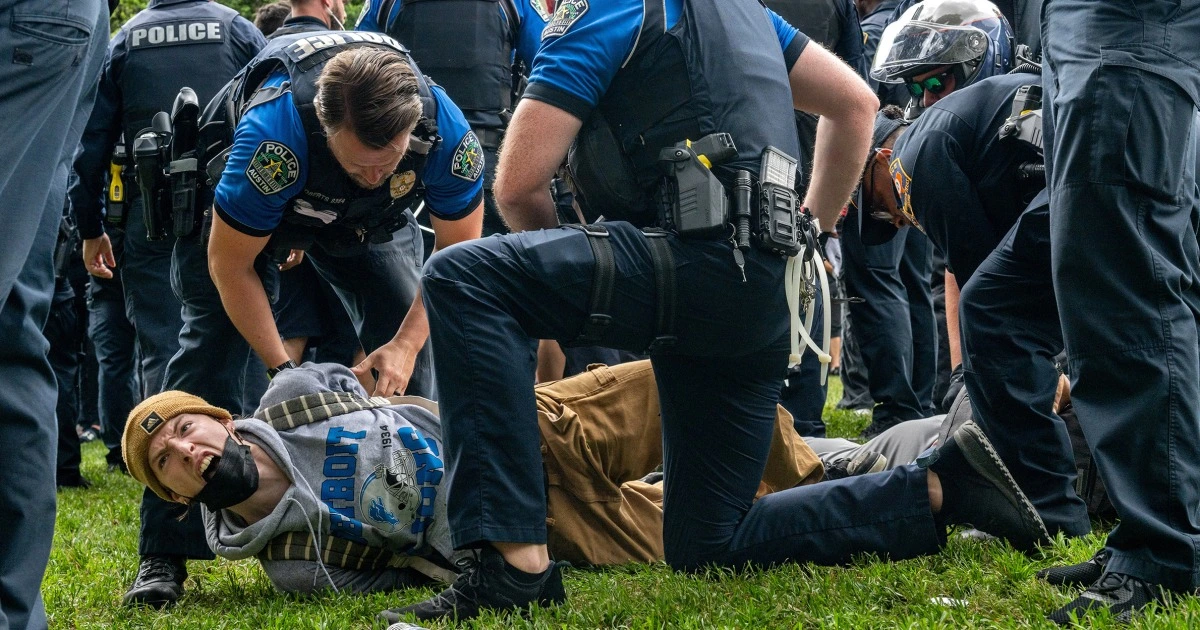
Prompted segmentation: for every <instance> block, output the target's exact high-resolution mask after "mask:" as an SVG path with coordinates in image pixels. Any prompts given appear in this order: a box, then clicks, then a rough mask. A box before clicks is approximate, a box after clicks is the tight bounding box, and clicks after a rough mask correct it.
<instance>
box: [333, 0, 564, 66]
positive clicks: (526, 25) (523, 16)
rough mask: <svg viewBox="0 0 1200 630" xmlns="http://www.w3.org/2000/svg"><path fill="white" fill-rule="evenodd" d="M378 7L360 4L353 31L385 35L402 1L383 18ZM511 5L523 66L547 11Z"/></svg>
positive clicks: (534, 2)
mask: <svg viewBox="0 0 1200 630" xmlns="http://www.w3.org/2000/svg"><path fill="white" fill-rule="evenodd" d="M382 5H383V2H382V0H367V2H366V4H364V5H363V8H362V13H359V15H358V23H357V24H356V25H355V27H354V28H355V30H359V31H373V32H376V33H387V32H388V29H390V28H391V27H392V25H393V24H395V23H396V19H397V18H398V17H400V12H401V11H402V10H403V9H404V0H396V1H395V2H393V3H392V6H391V7H389V11H388V14H387V15H386V16H380V15H379V12H380V10H381V8H382ZM513 6H514V7H515V8H516V10H517V19H518V20H519V21H520V24H518V25H517V28H516V29H513V30H515V31H516V34H517V38H516V39H517V42H516V46H515V47H514V50H515V53H516V56H517V58H518V59H520V60H522V61H524V62H525V63H526V65H531V64H532V63H533V56H534V55H535V54H537V49H538V44H539V43H540V39H541V35H542V29H543V28H545V26H546V22H547V21H548V20H549V19H550V12H549V11H548V10H547V9H546V5H545V3H544V2H543V0H513ZM496 7H497V9H496V10H497V11H500V16H501V17H502V18H503V19H504V23H505V24H508V14H507V13H505V11H504V9H503V8H501V7H500V3H496ZM400 43H402V44H403V43H404V42H400Z"/></svg>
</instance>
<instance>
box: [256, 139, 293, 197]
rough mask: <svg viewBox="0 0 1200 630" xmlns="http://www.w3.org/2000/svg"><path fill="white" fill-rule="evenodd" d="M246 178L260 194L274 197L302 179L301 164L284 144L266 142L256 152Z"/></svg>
mask: <svg viewBox="0 0 1200 630" xmlns="http://www.w3.org/2000/svg"><path fill="white" fill-rule="evenodd" d="M246 178H247V179H249V180H250V183H251V184H254V187H255V188H256V189H258V192H260V193H262V194H264V195H274V194H275V193H277V192H279V191H281V190H283V189H284V188H287V187H288V186H291V185H292V184H294V183H296V180H297V179H299V178H300V162H299V160H297V159H296V154H295V153H293V152H292V150H291V149H289V148H287V147H286V146H284V145H283V144H281V143H278V142H273V141H271V140H264V141H263V143H262V144H260V145H258V148H257V149H255V150H254V157H252V158H250V164H249V165H248V166H247V167H246Z"/></svg>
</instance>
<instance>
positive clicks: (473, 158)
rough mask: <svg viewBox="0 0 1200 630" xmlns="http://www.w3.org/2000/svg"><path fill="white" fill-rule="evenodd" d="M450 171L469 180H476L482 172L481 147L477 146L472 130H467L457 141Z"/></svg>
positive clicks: (476, 139)
mask: <svg viewBox="0 0 1200 630" xmlns="http://www.w3.org/2000/svg"><path fill="white" fill-rule="evenodd" d="M450 173H451V174H453V175H454V176H455V177H458V178H461V179H465V180H467V181H469V182H473V181H478V180H479V176H480V175H482V174H483V147H480V146H479V138H476V137H475V132H474V131H468V132H467V135H465V136H463V139H462V141H461V142H459V143H458V148H457V149H455V150H454V159H453V160H451V162H450Z"/></svg>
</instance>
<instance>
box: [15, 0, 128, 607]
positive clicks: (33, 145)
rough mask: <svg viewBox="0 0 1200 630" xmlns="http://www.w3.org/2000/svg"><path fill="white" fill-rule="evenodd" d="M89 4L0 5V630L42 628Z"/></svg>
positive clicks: (92, 32) (98, 39)
mask: <svg viewBox="0 0 1200 630" xmlns="http://www.w3.org/2000/svg"><path fill="white" fill-rule="evenodd" d="M104 7H105V3H104V2H101V1H100V0H70V1H68V0H0V41H3V42H4V45H5V49H6V50H9V51H11V54H9V53H6V56H5V61H6V62H5V63H3V64H0V85H3V86H4V95H3V97H0V150H2V151H3V154H4V160H3V161H2V162H0V224H3V225H4V236H5V246H4V248H3V250H0V330H3V331H5V343H4V344H0V345H2V348H0V382H3V383H4V387H0V443H4V444H10V445H21V447H20V448H10V449H9V450H8V451H7V452H6V453H5V454H4V457H0V513H3V514H4V536H2V537H0V626H2V627H6V628H31V629H35V630H36V629H41V628H45V627H46V611H45V607H44V606H43V604H42V597H41V592H40V591H41V582H42V576H43V574H44V573H45V571H46V562H47V560H48V559H49V557H50V543H51V541H52V539H53V537H54V535H53V534H54V511H55V505H54V503H55V499H54V479H53V476H52V475H50V474H49V472H50V471H51V470H53V469H54V460H55V450H56V449H55V436H56V433H55V431H56V429H57V427H56V423H55V418H54V404H55V400H56V396H55V389H56V388H55V383H54V373H53V371H52V370H51V369H50V363H49V361H48V360H47V359H46V338H45V336H43V334H42V328H43V326H44V325H45V323H46V317H47V314H48V313H49V310H50V302H51V298H52V297H53V294H54V263H53V252H54V242H55V237H56V235H57V234H58V228H59V224H60V223H61V221H62V210H63V201H64V199H65V198H66V187H67V171H68V170H69V168H70V161H71V157H72V155H73V154H74V150H75V146H76V144H77V143H78V142H79V136H80V135H81V134H82V133H83V127H84V124H85V123H86V122H87V117H88V114H89V112H90V111H91V107H92V102H93V100H94V98H95V89H94V88H95V84H96V77H97V73H98V72H99V68H100V63H101V62H102V61H103V57H104V40H105V37H106V36H107V34H108V27H107V25H108V16H107V13H106V12H105V10H104Z"/></svg>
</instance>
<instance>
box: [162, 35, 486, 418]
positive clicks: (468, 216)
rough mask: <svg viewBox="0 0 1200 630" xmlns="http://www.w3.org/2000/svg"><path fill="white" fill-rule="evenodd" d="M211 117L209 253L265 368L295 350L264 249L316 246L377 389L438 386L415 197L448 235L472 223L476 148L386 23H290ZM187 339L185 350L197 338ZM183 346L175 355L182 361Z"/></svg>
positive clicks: (457, 237) (278, 254)
mask: <svg viewBox="0 0 1200 630" xmlns="http://www.w3.org/2000/svg"><path fill="white" fill-rule="evenodd" d="M205 126H206V130H214V132H215V133H216V134H217V136H218V137H219V138H218V144H220V143H221V142H224V141H227V140H228V139H229V138H232V143H231V144H229V145H228V146H226V147H225V148H224V149H223V150H222V151H221V152H220V154H218V155H216V156H213V157H212V159H211V160H210V161H209V165H208V170H209V173H210V174H215V173H220V180H219V183H218V184H217V185H216V188H215V191H214V196H215V200H214V205H213V209H214V212H213V213H212V215H211V226H212V229H211V236H209V238H208V244H207V254H208V260H207V265H206V266H207V268H209V269H211V272H212V279H213V282H214V284H215V285H216V287H217V289H218V291H219V294H220V299H221V302H222V303H223V304H224V307H225V311H226V312H227V313H228V316H229V321H232V323H233V325H234V326H236V328H237V331H238V332H240V333H241V334H242V336H243V337H244V338H245V339H246V340H247V341H248V342H249V344H250V346H251V347H253V349H254V350H255V352H256V353H257V354H258V355H259V357H261V358H262V360H263V361H264V363H265V364H266V365H267V366H269V367H270V369H269V370H268V372H269V373H270V374H274V373H276V372H278V371H279V370H281V369H286V368H288V367H291V366H292V365H293V364H292V363H291V362H290V360H289V358H288V355H287V353H286V351H285V349H284V347H283V344H282V342H281V341H280V339H279V335H278V333H277V331H276V328H275V322H274V320H273V318H272V315H271V310H270V302H269V299H268V295H267V290H266V288H264V282H265V286H266V287H267V288H270V287H271V285H272V284H273V282H272V278H271V276H272V275H273V273H272V272H273V269H271V267H272V266H273V265H271V264H269V261H274V262H275V263H280V264H293V263H295V262H296V260H297V258H298V257H300V256H302V255H303V252H305V251H308V252H310V254H311V260H312V261H313V262H314V264H315V265H316V267H317V269H318V271H319V272H320V273H321V274H322V275H323V276H324V277H325V278H327V279H328V280H329V281H330V283H331V284H332V285H333V286H334V288H335V289H336V290H337V292H338V294H339V297H341V299H342V301H343V302H344V303H345V305H346V306H347V309H348V310H349V312H350V313H351V318H352V319H353V320H354V323H355V326H356V328H357V329H358V330H359V337H360V341H361V342H362V345H363V348H364V350H366V351H367V352H368V356H367V358H366V360H365V361H364V362H363V363H362V364H360V365H359V366H357V367H356V368H355V370H356V372H357V373H358V374H359V375H360V377H363V376H364V375H365V374H367V373H368V372H369V371H370V370H375V371H376V373H377V374H378V379H377V384H376V386H375V390H374V391H375V393H376V394H387V395H390V394H393V393H395V392H398V391H399V392H403V391H406V390H407V391H409V392H410V393H416V394H420V395H424V396H427V397H431V396H432V394H433V383H432V378H431V371H430V368H429V364H428V361H427V360H426V358H425V355H424V354H423V353H421V354H420V355H419V353H420V352H421V348H422V347H423V346H424V344H425V339H426V337H427V335H428V333H427V324H426V322H425V316H424V308H423V306H422V303H421V301H420V300H419V299H415V298H416V296H417V289H418V287H417V283H416V280H417V271H418V269H419V268H420V261H421V241H420V238H419V237H418V234H417V226H416V223H415V222H414V221H413V220H412V214H411V212H410V210H409V209H408V208H409V207H410V206H412V205H414V204H415V203H416V202H417V201H418V200H421V199H423V200H424V202H425V204H426V206H427V207H428V208H429V210H430V212H431V213H432V215H433V225H434V229H435V231H436V232H437V243H436V244H437V247H439V248H440V247H446V246H448V245H451V244H454V243H457V242H459V241H463V240H467V239H470V238H475V237H478V236H479V231H480V222H481V217H482V193H481V188H482V183H481V176H482V172H483V152H482V150H481V148H480V146H479V142H478V140H477V139H476V138H475V135H474V133H472V132H471V131H470V129H469V128H468V127H467V125H466V122H465V120H464V119H463V117H462V114H461V112H459V110H458V108H457V107H456V106H455V105H454V103H453V102H452V101H451V100H450V99H449V98H448V97H447V96H446V94H445V92H443V91H442V90H441V89H440V88H438V87H437V86H435V85H432V84H431V83H430V82H427V81H426V79H425V78H424V77H422V75H421V74H420V72H419V71H418V70H417V67H416V65H415V64H414V63H413V62H412V60H411V58H409V57H408V55H407V52H406V51H405V49H404V47H403V46H401V45H400V44H399V43H397V42H396V41H395V40H393V39H391V38H390V37H387V36H384V35H378V34H374V33H339V32H327V33H308V34H299V35H288V36H283V37H279V38H276V39H274V40H272V41H271V42H270V43H269V44H268V46H267V47H266V48H265V49H264V50H263V52H262V53H261V54H260V55H259V56H258V57H256V58H255V59H254V60H253V61H252V62H251V63H250V64H249V65H248V66H247V67H246V68H245V70H244V71H243V73H242V74H241V75H239V77H238V78H237V79H235V80H234V81H233V82H232V83H231V84H230V86H229V89H228V92H227V94H225V95H222V96H220V97H218V98H217V99H214V100H213V102H212V103H210V105H209V108H208V111H206V112H205ZM220 136H223V137H220ZM208 139H209V136H208V135H207V133H206V134H204V141H205V142H207V141H208ZM211 148H212V147H209V148H208V149H209V150H211ZM264 254H265V255H264ZM180 267H181V268H185V267H186V265H181V266H180ZM203 269H204V267H193V268H192V271H191V272H189V273H190V274H197V273H203ZM256 269H257V271H256ZM260 273H261V275H263V277H264V278H263V280H262V281H260V278H259V275H260ZM200 308H201V309H204V310H208V311H210V313H208V314H211V311H212V310H213V309H214V308H215V309H219V308H220V305H217V304H213V303H212V302H211V301H207V302H206V303H204V304H202V305H200ZM185 315H186V311H185ZM222 332H224V333H226V334H216V335H204V334H201V335H200V336H199V338H198V339H195V341H196V347H203V348H208V349H211V348H218V347H222V348H223V347H224V346H223V345H221V344H223V343H226V342H228V341H231V340H230V339H228V338H227V333H228V332H229V330H228V328H225V329H222ZM184 335H185V336H188V331H187V330H186V329H185V333H184ZM181 346H184V348H185V351H184V352H181V354H188V352H187V350H188V349H190V348H191V347H193V346H192V345H191V344H190V343H188V342H181ZM209 353H211V350H210V352H209ZM206 354H208V353H203V352H194V353H191V355H192V356H191V357H190V358H191V359H196V360H198V361H204V360H211V358H207V357H206V356H203V357H202V356H200V355H206ZM176 359H177V361H174V362H172V369H174V368H175V367H176V366H177V363H178V364H180V366H181V367H183V365H182V364H184V363H187V361H185V360H184V358H183V357H176ZM194 365H195V363H192V364H190V365H188V366H187V367H189V368H194Z"/></svg>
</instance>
